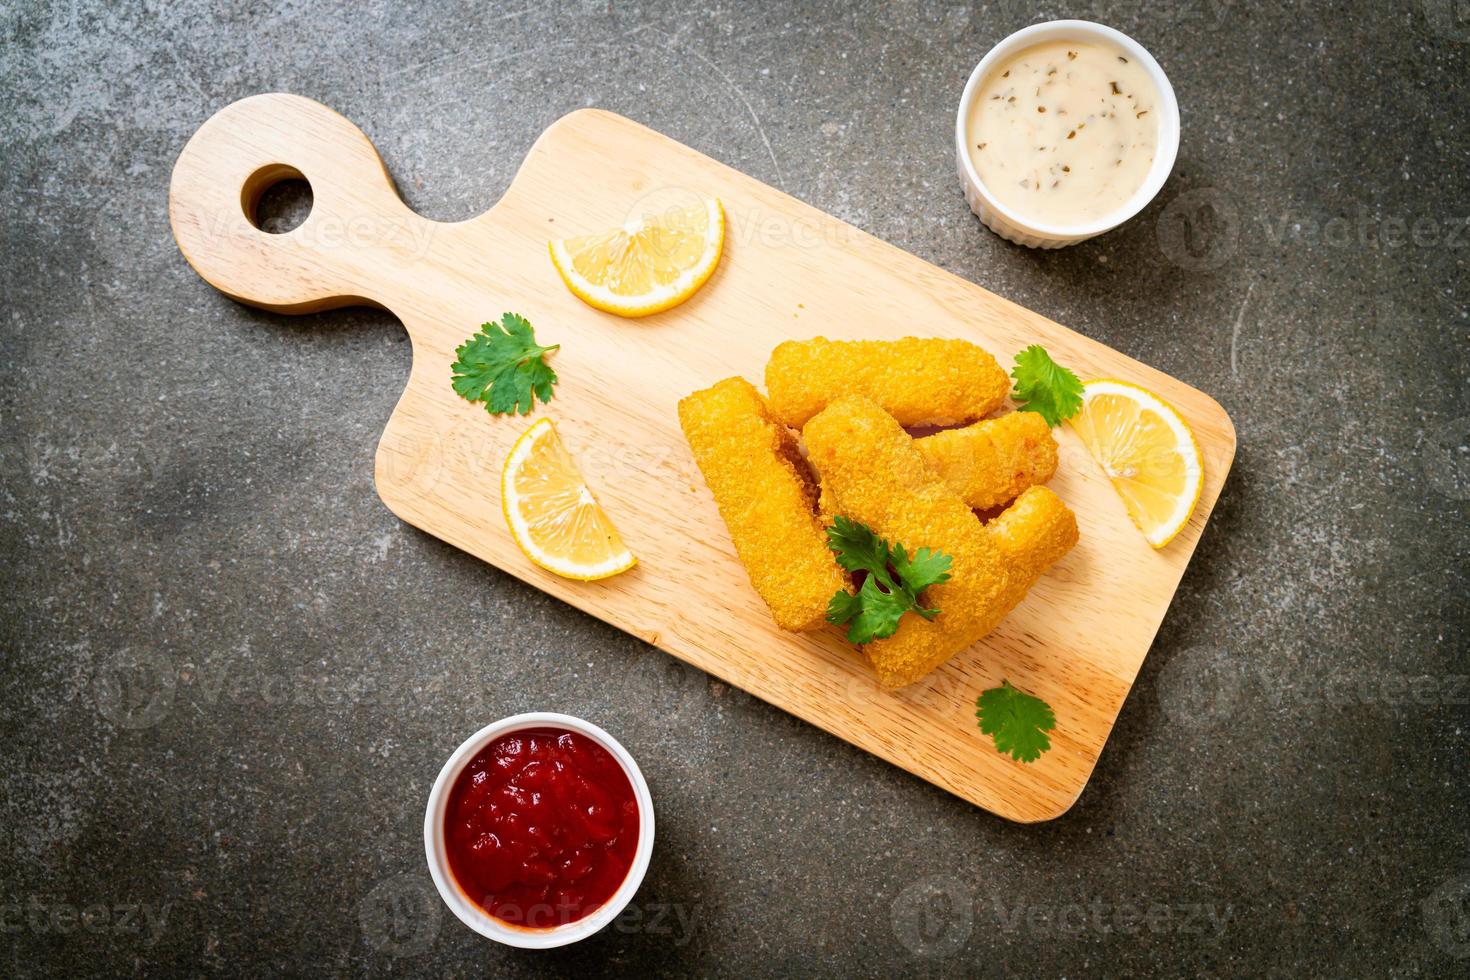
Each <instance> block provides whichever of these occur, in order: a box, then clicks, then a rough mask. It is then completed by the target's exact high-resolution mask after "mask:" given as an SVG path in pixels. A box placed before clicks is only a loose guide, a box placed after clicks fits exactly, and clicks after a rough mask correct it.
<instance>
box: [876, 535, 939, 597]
mask: <svg viewBox="0 0 1470 980" xmlns="http://www.w3.org/2000/svg"><path fill="white" fill-rule="evenodd" d="M889 561H890V562H892V564H893V570H894V571H895V572H897V573H898V577H899V578H900V579H902V580H903V583H904V584H905V585H907V586H908V587H909V589H910V590H911V591H912V592H913V593H914V595H916V596H917V595H918V594H919V592H920V591H922V590H923V589H927V588H928V587H929V586H931V585H938V584H939V583H940V582H948V581H949V562H950V559H949V555H946V554H945V553H944V552H942V551H934V550H932V549H930V548H920V549H919V550H918V551H916V552H914V554H913V557H909V555H908V553H907V552H905V551H904V550H903V545H901V544H896V545H894V546H893V551H892V553H891V554H890V556H889Z"/></svg>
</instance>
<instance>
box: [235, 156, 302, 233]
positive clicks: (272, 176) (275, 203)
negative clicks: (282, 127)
mask: <svg viewBox="0 0 1470 980" xmlns="http://www.w3.org/2000/svg"><path fill="white" fill-rule="evenodd" d="M311 205H312V193H311V181H309V180H307V179H306V177H305V176H304V175H303V174H302V173H301V171H299V170H297V169H296V168H295V167H290V166H287V165H286V164H283V163H273V164H271V165H270V166H268V167H261V168H260V169H259V170H257V171H256V172H255V173H253V174H251V175H250V177H249V178H248V179H247V180H246V181H245V186H244V187H243V188H241V190H240V206H241V207H242V208H243V209H244V211H245V217H246V218H247V219H248V220H249V221H250V223H251V224H252V225H254V226H255V227H257V228H259V229H260V230H261V231H263V232H266V233H267V234H271V235H284V234H285V233H286V232H288V231H295V230H296V229H297V228H299V227H301V225H302V223H303V222H305V221H306V219H307V218H308V217H309V216H310V215H311Z"/></svg>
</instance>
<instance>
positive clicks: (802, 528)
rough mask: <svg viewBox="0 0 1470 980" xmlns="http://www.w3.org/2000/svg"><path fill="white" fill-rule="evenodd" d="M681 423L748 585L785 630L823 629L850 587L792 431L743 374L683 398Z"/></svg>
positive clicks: (680, 414) (680, 408) (815, 489)
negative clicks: (838, 596)
mask: <svg viewBox="0 0 1470 980" xmlns="http://www.w3.org/2000/svg"><path fill="white" fill-rule="evenodd" d="M679 424H680V426H682V427H683V429H684V436H685V438H687V439H688V440H689V446H690V448H691V449H693V450H694V459H695V462H697V463H698V464H699V469H700V471H701V472H702V473H703V474H704V480H705V482H706V483H707V484H709V488H710V492H711V493H712V494H714V498H715V504H716V505H717V506H718V507H719V509H720V516H721V517H722V518H724V520H725V526H726V527H727V528H728V529H729V531H730V539H731V540H732V541H733V542H734V543H735V553H736V554H737V555H738V556H739V557H740V562H741V564H743V565H744V566H745V570H746V572H747V573H748V574H749V575H750V583H751V585H753V586H754V587H755V590H756V592H757V593H759V594H760V597H761V598H762V599H764V600H765V602H766V605H767V606H769V607H770V609H771V617H772V618H773V619H774V620H775V621H776V625H777V626H780V627H781V628H782V629H787V630H806V629H814V628H816V627H818V626H820V625H821V624H822V622H823V620H824V619H825V618H826V613H827V603H828V601H829V600H831V598H832V595H833V594H834V593H836V592H839V591H841V590H843V589H847V588H848V587H849V584H848V581H847V577H846V575H844V574H843V572H842V570H841V568H839V567H838V565H837V562H836V561H835V560H834V559H833V557H832V552H831V551H830V550H828V548H827V536H826V532H825V531H824V529H823V527H822V525H821V523H820V522H819V521H818V520H817V516H816V513H815V506H816V496H817V488H816V486H815V485H814V484H813V482H812V480H811V475H810V472H809V470H808V469H807V467H806V464H805V463H804V462H803V461H802V459H801V456H800V453H799V451H798V449H797V446H796V439H795V437H794V436H792V434H791V432H790V430H788V429H787V428H786V427H784V426H782V425H778V424H777V423H776V422H774V421H773V420H772V419H771V417H770V415H769V414H768V412H767V410H766V403H765V399H763V398H762V397H761V395H760V392H758V391H757V390H756V389H755V387H754V386H753V385H751V384H750V382H748V381H746V380H745V379H744V378H727V379H725V380H724V381H721V382H720V383H719V384H716V385H715V386H713V387H711V388H706V389H705V390H703V391H696V392H695V393H694V394H692V395H690V396H688V397H687V398H685V399H683V400H682V401H680V402H679Z"/></svg>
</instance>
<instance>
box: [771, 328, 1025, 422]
mask: <svg viewBox="0 0 1470 980" xmlns="http://www.w3.org/2000/svg"><path fill="white" fill-rule="evenodd" d="M1009 390H1010V380H1009V379H1008V378H1007V377H1006V373H1005V370H1004V369H1002V368H1001V366H1000V365H999V364H998V363H996V360H995V358H993V357H991V356H990V354H988V353H987V352H986V351H984V350H983V349H981V348H979V347H977V346H975V345H974V344H972V343H970V342H969V341H967V340H939V339H923V340H921V339H919V338H917V337H905V338H904V339H903V340H828V339H827V338H825V337H817V338H815V339H813V340H788V341H786V342H785V343H783V344H780V345H779V346H777V347H776V349H775V350H773V351H772V352H771V360H770V361H769V362H768V363H767V364H766V392H767V394H768V395H769V396H770V404H771V414H772V415H774V416H775V417H776V418H778V419H780V420H781V421H782V422H785V423H786V424H787V425H789V426H791V427H793V428H797V429H799V428H801V427H802V426H803V425H806V423H807V421H808V420H809V419H810V418H811V417H812V416H813V415H816V414H817V413H818V412H820V411H821V410H822V409H824V408H826V407H827V406H828V405H829V404H831V403H832V402H834V401H836V400H837V399H838V398H841V397H842V396H844V395H865V396H867V397H868V398H871V399H872V400H873V401H875V402H877V403H878V405H879V406H881V407H882V408H883V410H884V411H886V412H888V414H889V415H892V416H893V417H894V418H896V419H898V421H899V423H900V424H902V425H918V424H920V423H922V422H966V421H969V420H971V419H978V418H981V417H983V416H985V415H987V414H989V413H990V412H993V411H994V410H995V409H996V408H998V407H999V406H1000V403H1001V402H1003V401H1005V398H1006V393H1007V392H1008V391H1009Z"/></svg>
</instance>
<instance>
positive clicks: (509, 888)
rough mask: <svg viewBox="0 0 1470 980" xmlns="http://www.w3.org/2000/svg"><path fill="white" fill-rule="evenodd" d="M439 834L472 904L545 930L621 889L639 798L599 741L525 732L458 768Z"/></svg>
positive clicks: (557, 732) (633, 845) (634, 844)
mask: <svg viewBox="0 0 1470 980" xmlns="http://www.w3.org/2000/svg"><path fill="white" fill-rule="evenodd" d="M444 837H445V841H446V844H447V851H448V855H449V868H450V870H451V871H452V872H453V873H454V878H455V880H456V881H457V882H458V883H459V887H460V889H461V890H463V891H464V893H465V895H466V896H468V897H469V899H470V901H472V902H474V903H476V904H477V905H479V906H480V908H482V909H484V910H485V911H486V912H488V913H489V914H490V915H493V916H494V917H495V918H497V919H500V920H501V921H502V922H508V923H510V924H512V925H518V926H525V927H528V928H534V929H544V928H550V927H552V926H558V925H562V924H564V923H567V922H575V921H577V920H578V919H581V918H583V917H584V916H587V915H591V914H592V913H593V912H595V911H596V910H597V909H598V908H599V907H600V906H602V905H603V904H604V903H606V902H607V901H608V899H610V898H612V897H613V893H615V892H616V891H617V890H618V887H619V886H620V885H622V883H623V879H625V878H626V877H627V876H628V869H629V868H630V867H632V866H633V852H634V851H636V850H637V848H638V801H637V799H636V797H635V796H634V795H633V784H632V783H631V782H630V781H629V780H628V774H627V773H625V772H624V771H623V767H622V766H621V765H619V764H618V760H616V759H614V758H613V757H612V754H611V753H610V752H608V751H607V749H605V748H603V747H602V746H601V745H599V744H597V742H595V741H593V740H592V739H590V738H588V737H587V736H585V735H581V734H579V733H577V732H570V731H567V730H566V729H563V728H527V729H522V730H520V731H517V732H511V733H510V734H508V735H502V736H500V737H499V738H497V739H496V740H495V741H493V742H491V743H490V744H489V745H487V746H486V747H485V748H484V749H483V750H482V751H481V752H480V754H479V755H477V756H475V757H474V758H473V759H472V760H470V763H469V765H467V766H465V767H464V770H463V771H462V772H461V773H460V774H459V777H458V778H457V779H455V781H454V788H453V789H451V790H450V792H449V807H448V810H447V811H446V813H445V816H444Z"/></svg>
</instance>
